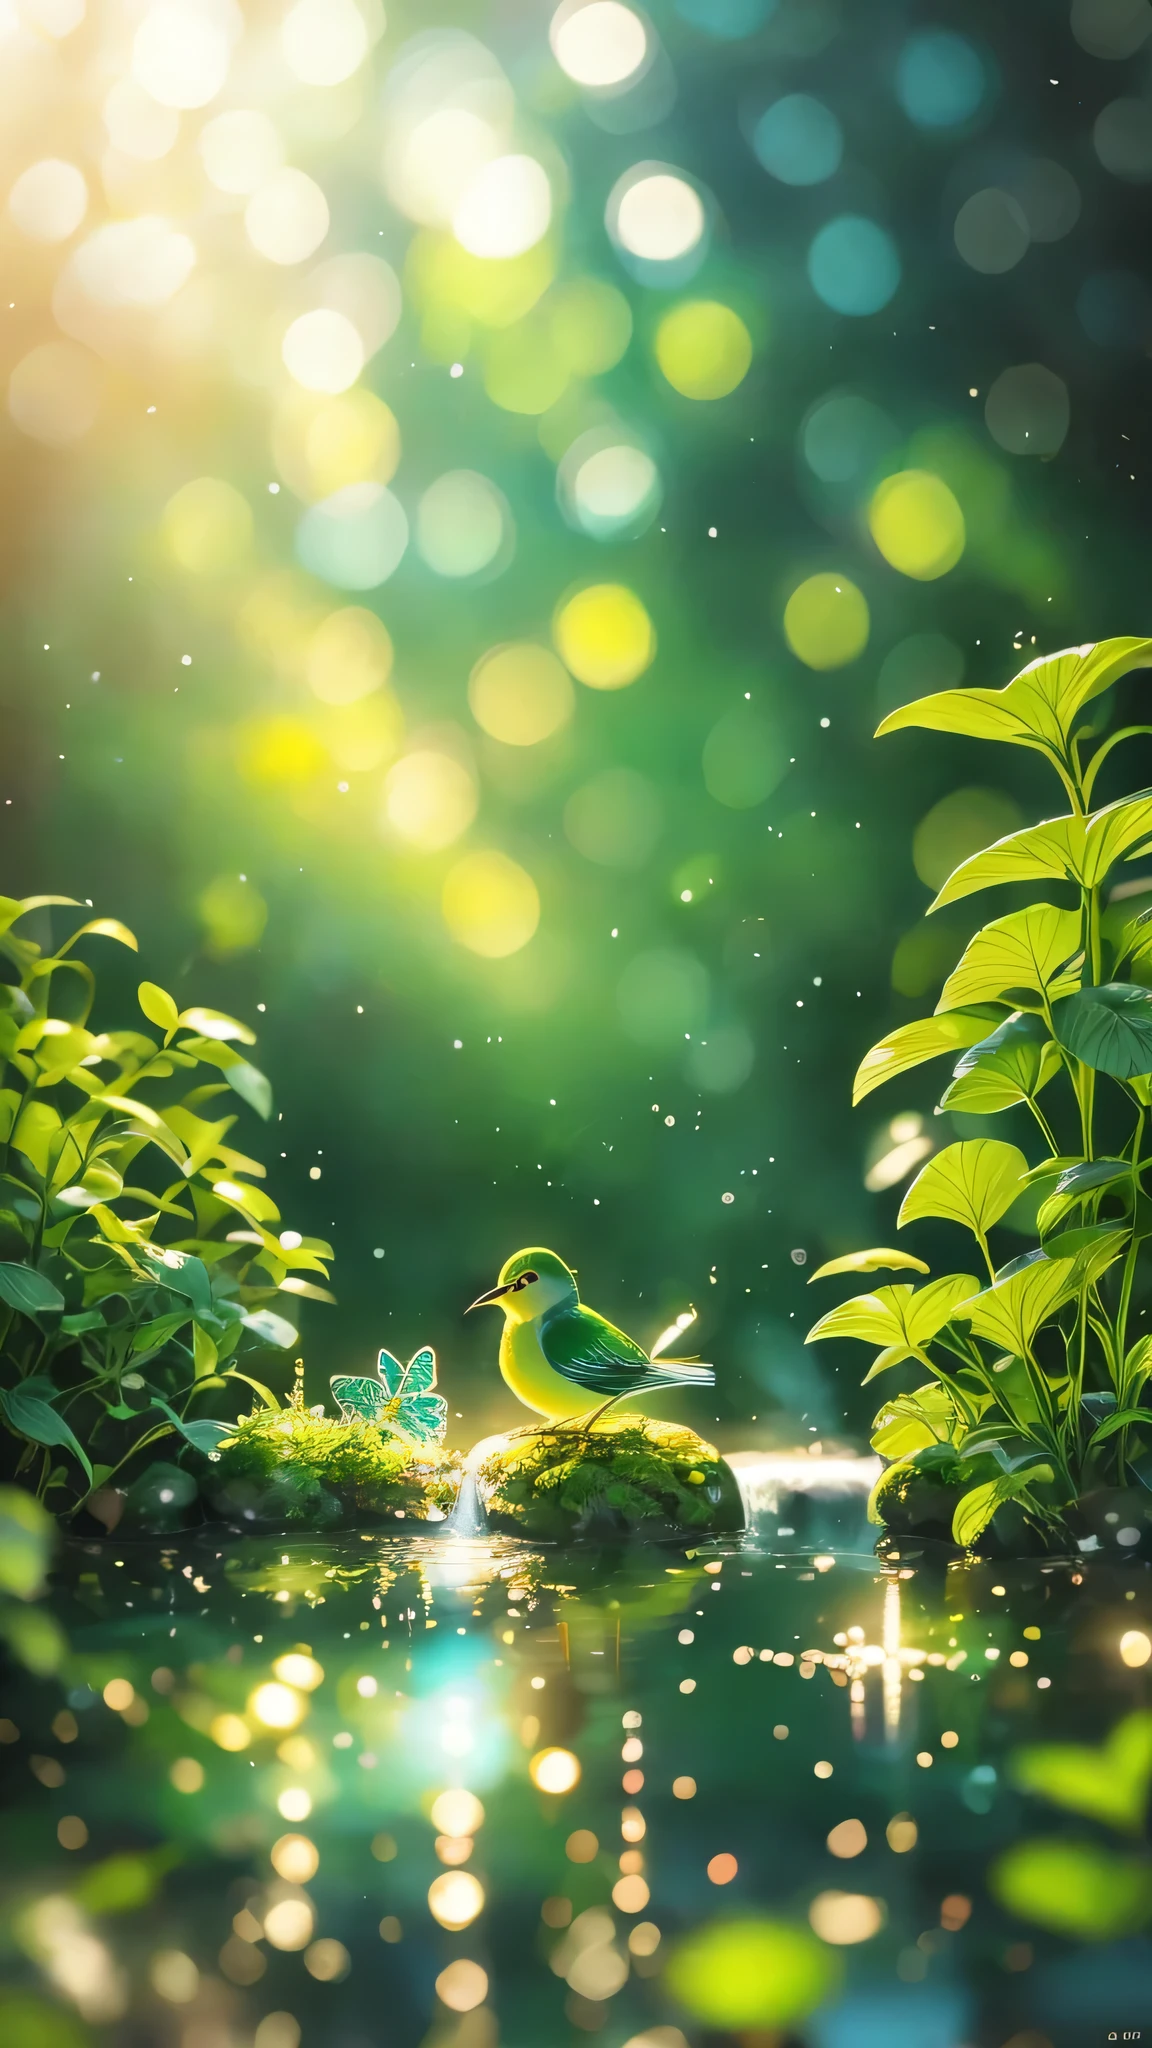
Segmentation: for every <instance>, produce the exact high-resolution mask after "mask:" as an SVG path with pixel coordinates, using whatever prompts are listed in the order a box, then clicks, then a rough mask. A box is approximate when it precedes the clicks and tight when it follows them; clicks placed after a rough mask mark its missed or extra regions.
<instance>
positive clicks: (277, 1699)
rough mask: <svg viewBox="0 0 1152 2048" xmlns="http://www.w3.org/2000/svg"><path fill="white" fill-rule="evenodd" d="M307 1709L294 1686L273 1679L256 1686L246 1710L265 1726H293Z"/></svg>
mask: <svg viewBox="0 0 1152 2048" xmlns="http://www.w3.org/2000/svg"><path fill="white" fill-rule="evenodd" d="M307 1711H308V1703H307V1701H306V1700H304V1699H302V1698H301V1696H300V1694H299V1693H298V1692H297V1691H296V1689H295V1687H293V1686H290V1685H281V1684H280V1683H278V1682H276V1681H273V1680H269V1681H268V1683H267V1684H266V1685H259V1686H257V1688H256V1690H255V1692H254V1693H253V1694H252V1697H251V1699H250V1700H249V1702H248V1712H249V1713H250V1714H254V1715H255V1716H256V1719H257V1720H258V1721H261V1722H263V1724H264V1726H265V1728H295V1727H297V1726H298V1724H299V1723H300V1722H301V1721H302V1720H303V1718H304V1716H305V1714H306V1713H307Z"/></svg>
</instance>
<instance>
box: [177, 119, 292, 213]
mask: <svg viewBox="0 0 1152 2048" xmlns="http://www.w3.org/2000/svg"><path fill="white" fill-rule="evenodd" d="M196 146H197V148H198V149H199V151H200V158H201V162H202V163H203V165H204V174H205V176H206V177H207V179H208V181H209V183H210V184H212V185H215V187H216V189H217V191H219V192H233V193H236V194H238V195H242V196H244V197H245V198H250V197H251V195H252V194H253V193H254V192H258V191H259V190H260V187H261V186H262V185H265V184H267V183H268V180H269V179H270V178H271V177H273V176H274V174H275V173H276V172H277V171H278V170H279V169H280V168H281V166H282V164H283V162H284V143H283V141H282V139H281V136H280V133H279V130H278V129H277V128H276V125H275V123H274V122H273V121H272V119H271V118H270V116H269V115H268V114H265V113H264V112H262V111H261V110H260V109H258V108H242V107H235V108H233V109H231V110H230V111H229V112H228V113H227V114H217V115H216V116H215V118H214V119H213V120H211V121H207V122H206V123H205V125H204V127H203V128H202V129H201V130H200V134H199V136H198V137H197V145H196Z"/></svg>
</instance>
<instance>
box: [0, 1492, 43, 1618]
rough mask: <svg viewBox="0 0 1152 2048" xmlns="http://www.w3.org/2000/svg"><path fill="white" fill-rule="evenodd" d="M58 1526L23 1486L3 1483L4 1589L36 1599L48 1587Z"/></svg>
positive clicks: (0, 1564)
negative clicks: (49, 1567)
mask: <svg viewBox="0 0 1152 2048" xmlns="http://www.w3.org/2000/svg"><path fill="white" fill-rule="evenodd" d="M55 1537H56V1525H55V1523H54V1521H53V1519H52V1517H51V1515H50V1514H49V1513H48V1512H47V1510H46V1509H45V1508H42V1507H41V1505H40V1502H39V1501H38V1500H35V1499H34V1498H33V1496H32V1495H31V1494H30V1493H25V1491H24V1489H23V1487H20V1486H0V1592H4V1593H11V1594H12V1595H13V1596H14V1597H15V1598H16V1599H17V1600H34V1599H35V1598H36V1596H37V1594H38V1593H41V1592H43V1590H44V1579H45V1575H46V1573H47V1570H48V1566H49V1563H50V1561H51V1557H52V1550H53V1545H54V1543H55Z"/></svg>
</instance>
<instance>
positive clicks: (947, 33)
mask: <svg viewBox="0 0 1152 2048" xmlns="http://www.w3.org/2000/svg"><path fill="white" fill-rule="evenodd" d="M986 89H987V81H986V78H985V73H984V65H983V62H982V60H981V57H980V53H979V51H978V50H977V49H976V48H975V46H974V45H973V44H972V43H970V42H969V40H968V38H967V36H962V35H957V34H955V33H954V32H953V31H952V30H951V29H922V30H921V31H920V32H919V33H918V34H916V35H912V36H909V38H908V41H907V42H906V43H905V44H904V47H903V48H902V50H901V52H900V56H899V59H898V61H897V66H896V92H897V97H898V98H899V101H900V105H901V106H902V107H903V109H904V112H905V113H906V114H907V116H908V118H909V120H910V121H914V122H915V123H916V126H917V127H918V128H958V127H959V126H960V125H961V123H963V122H965V121H970V120H971V119H972V117H973V115H974V114H975V113H976V112H977V111H978V109H979V107H980V104H981V101H982V100H983V98H984V95H985V91H986Z"/></svg>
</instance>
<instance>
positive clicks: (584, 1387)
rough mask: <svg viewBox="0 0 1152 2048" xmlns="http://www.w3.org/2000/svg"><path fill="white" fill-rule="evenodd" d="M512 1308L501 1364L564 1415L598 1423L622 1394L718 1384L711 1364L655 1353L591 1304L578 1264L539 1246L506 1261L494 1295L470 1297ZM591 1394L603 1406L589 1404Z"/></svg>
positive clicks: (543, 1404) (553, 1414)
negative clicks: (579, 1281) (579, 1284)
mask: <svg viewBox="0 0 1152 2048" xmlns="http://www.w3.org/2000/svg"><path fill="white" fill-rule="evenodd" d="M487 1302H491V1303H493V1304H496V1303H498V1304H499V1306H500V1307H501V1308H502V1309H503V1311H504V1331H503V1335H502V1336H501V1339H500V1370H501V1372H502V1373H503V1375H504V1378H505V1379H506V1380H507V1382H508V1385H509V1386H510V1387H511V1389H512V1392H513V1393H514V1394H515V1395H516V1396H517V1398H518V1399H519V1400H521V1401H523V1403H524V1405H525V1407H526V1408H534V1409H535V1410H536V1412H537V1414H538V1415H546V1416H548V1418H549V1419H550V1420H551V1421H554V1422H560V1421H568V1420H572V1419H575V1418H577V1417H582V1418H584V1419H585V1422H586V1424H587V1425H590V1424H591V1423H593V1422H595V1420H596V1418H597V1416H599V1415H602V1414H603V1413H604V1410H605V1409H606V1408H610V1407H611V1406H612V1404H613V1402H614V1401H619V1400H622V1399H623V1398H624V1397H625V1396H627V1395H633V1394H642V1393H650V1392H652V1391H654V1390H657V1389H658V1390H663V1389H665V1388H667V1387H688V1386H699V1387H711V1386H714V1385H715V1380H716V1376H715V1374H714V1372H713V1370H712V1367H711V1366H710V1365H689V1364H687V1363H685V1361H684V1360H682V1359H674V1358H673V1359H668V1360H663V1359H660V1360H656V1359H654V1358H650V1357H649V1355H648V1353H647V1352H646V1351H643V1350H642V1349H641V1347H640V1345H639V1344H636V1343H634V1342H633V1340H632V1338H631V1337H626V1336H625V1334H624V1332H623V1330H617V1329H616V1328H615V1327H614V1325H613V1324H612V1323H610V1322H608V1321H607V1320H606V1318H605V1317H604V1316H601V1315H597V1313H596V1310H595V1309H594V1308H586V1307H585V1305H584V1303H583V1302H582V1301H581V1299H580V1296H579V1293H578V1292H577V1288H576V1279H575V1276H574V1274H573V1272H572V1269H571V1267H570V1266H566V1265H565V1264H564V1261H563V1259H561V1258H558V1257H557V1255H556V1253H555V1252H549V1251H545V1250H543V1249H542V1248H539V1247H536V1248H532V1249H529V1250H528V1251H523V1252H516V1253H514V1254H513V1256H512V1258H510V1259H508V1260H506V1261H505V1264H504V1266H503V1267H502V1269H501V1273H500V1278H499V1280H498V1281H497V1283H496V1286H495V1287H490V1288H489V1289H488V1292H487V1294H482V1295H480V1296H479V1298H478V1299H477V1300H476V1301H474V1302H472V1303H470V1305H469V1311H468V1312H470V1311H471V1309H474V1308H481V1307H483V1306H484V1304H485V1303H487ZM589 1397H591V1399H592V1400H593V1401H594V1402H595V1401H596V1400H597V1397H599V1404H600V1405H599V1406H598V1407H594V1408H593V1409H591V1410H589V1406H588V1402H589Z"/></svg>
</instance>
